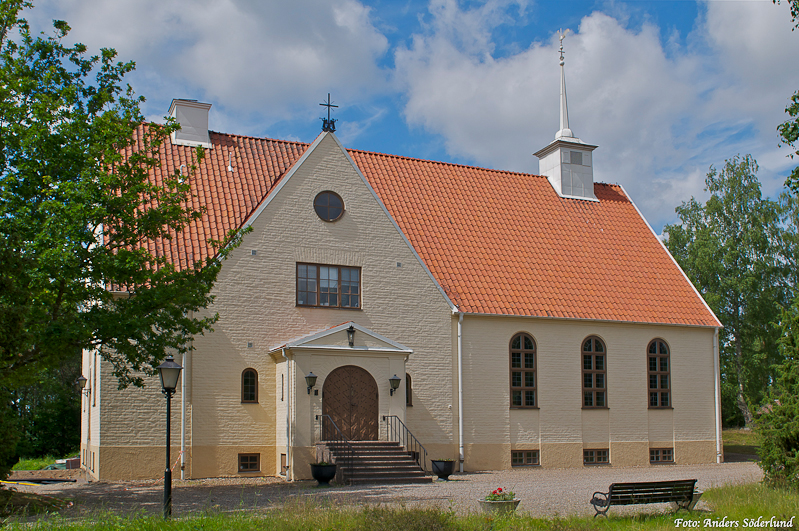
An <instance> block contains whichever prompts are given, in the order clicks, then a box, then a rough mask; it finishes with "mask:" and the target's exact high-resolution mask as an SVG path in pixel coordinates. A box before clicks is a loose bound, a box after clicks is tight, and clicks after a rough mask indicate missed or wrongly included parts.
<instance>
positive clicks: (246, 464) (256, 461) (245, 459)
mask: <svg viewBox="0 0 799 531" xmlns="http://www.w3.org/2000/svg"><path fill="white" fill-rule="evenodd" d="M260 471H261V454H239V472H240V473H241V472H260Z"/></svg>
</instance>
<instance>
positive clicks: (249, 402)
mask: <svg viewBox="0 0 799 531" xmlns="http://www.w3.org/2000/svg"><path fill="white" fill-rule="evenodd" d="M241 403H242V404H257V403H258V401H257V400H242V401H241Z"/></svg>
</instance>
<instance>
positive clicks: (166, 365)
mask: <svg viewBox="0 0 799 531" xmlns="http://www.w3.org/2000/svg"><path fill="white" fill-rule="evenodd" d="M157 369H158V376H160V377H161V392H162V393H164V396H166V470H165V471H164V519H168V518H169V517H170V516H172V470H171V469H170V468H169V450H170V446H171V444H172V441H171V439H170V436H169V435H170V434H169V421H170V417H171V414H172V412H171V402H172V395H173V394H175V389H176V388H177V386H178V378H180V371H181V370H182V369H183V367H182V366H181V365H180V364H179V363H175V360H174V358H173V357H172V356H167V357H166V359H165V360H164V362H163V363H162V364H161V365H159V366H158V367H157Z"/></svg>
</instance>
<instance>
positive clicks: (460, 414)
mask: <svg viewBox="0 0 799 531" xmlns="http://www.w3.org/2000/svg"><path fill="white" fill-rule="evenodd" d="M458 461H459V462H460V472H461V473H463V312H459V313H458Z"/></svg>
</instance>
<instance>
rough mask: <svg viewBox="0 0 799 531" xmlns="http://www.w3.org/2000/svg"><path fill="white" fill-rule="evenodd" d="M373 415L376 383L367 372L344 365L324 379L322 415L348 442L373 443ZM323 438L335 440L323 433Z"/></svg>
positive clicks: (376, 427) (375, 430)
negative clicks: (334, 425)
mask: <svg viewBox="0 0 799 531" xmlns="http://www.w3.org/2000/svg"><path fill="white" fill-rule="evenodd" d="M377 412H378V394H377V383H375V379H374V378H372V375H371V374H369V372H368V371H366V370H364V369H362V368H360V367H356V366H354V365H344V366H343V367H339V368H337V369H335V370H334V371H333V372H331V373H330V374H329V375H328V376H327V378H325V383H324V386H323V387H322V414H323V415H330V418H331V419H332V420H333V422H335V423H336V426H338V427H339V429H340V430H341V432H342V433H343V434H344V436H345V437H347V438H348V439H349V440H351V441H376V440H377V431H378V426H377ZM325 431H327V429H326V430H325ZM323 437H324V438H325V439H333V438H335V436H334V434H333V433H324V434H323Z"/></svg>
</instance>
